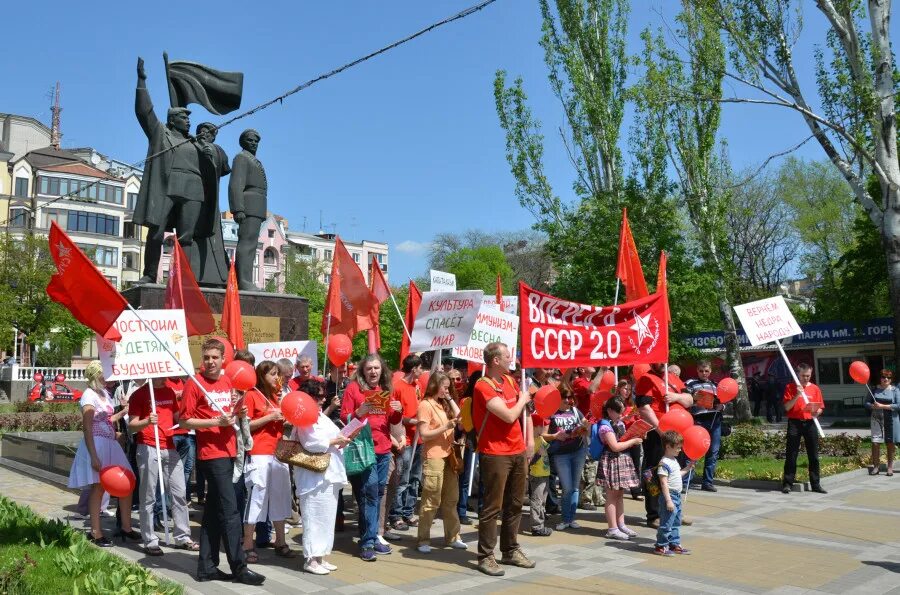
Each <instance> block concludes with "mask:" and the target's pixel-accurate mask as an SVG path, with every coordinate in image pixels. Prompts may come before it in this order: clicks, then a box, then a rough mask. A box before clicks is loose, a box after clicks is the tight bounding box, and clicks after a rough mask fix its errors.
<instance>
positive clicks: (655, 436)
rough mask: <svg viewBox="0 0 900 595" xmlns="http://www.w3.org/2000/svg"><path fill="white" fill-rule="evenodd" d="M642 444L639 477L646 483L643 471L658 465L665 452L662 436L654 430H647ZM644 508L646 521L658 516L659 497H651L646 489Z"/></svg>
mask: <svg viewBox="0 0 900 595" xmlns="http://www.w3.org/2000/svg"><path fill="white" fill-rule="evenodd" d="M642 446H643V447H644V460H643V461H642V462H641V478H640V479H641V484H642V485H646V483H647V482H646V481H645V480H644V477H643V472H644V471H645V470H647V469H652V468H653V467H656V466H657V465H659V462H660V461H661V460H662V458H663V454H665V449H663V444H662V437H660V435H659V433H658V432H657V431H656V430H650V431H649V432H647V437H646V438H644V443H643V444H642ZM644 510H646V511H647V522H648V523H649V522H650V521H653V520H655V519H658V518H659V498H653V497H651V496H650V494H649V493H648V492H647V490H646V489H645V490H644Z"/></svg>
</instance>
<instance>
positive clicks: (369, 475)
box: [349, 453, 393, 549]
mask: <svg viewBox="0 0 900 595" xmlns="http://www.w3.org/2000/svg"><path fill="white" fill-rule="evenodd" d="M391 456H393V455H391V453H386V454H383V455H375V464H374V465H372V466H371V467H369V468H368V469H366V470H365V471H363V472H362V473H357V474H355V475H351V476H349V479H350V485H351V486H353V496H354V497H355V498H356V507H357V518H358V519H359V521H358V523H357V524H358V525H359V547H360V548H362V549H365V548H373V547H375V540H376V539H377V537H378V513H379V512H380V510H379V509H380V508H381V497H382V496H384V490H385V487H386V486H387V480H388V477H387V475H388V467H389V465H390V460H391Z"/></svg>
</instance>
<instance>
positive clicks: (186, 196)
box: [133, 58, 218, 283]
mask: <svg viewBox="0 0 900 595" xmlns="http://www.w3.org/2000/svg"><path fill="white" fill-rule="evenodd" d="M137 77H138V80H137V89H136V91H135V98H134V113H135V115H136V116H137V119H138V122H140V124H141V128H143V130H144V134H146V135H147V140H148V141H149V146H148V148H147V156H148V157H150V156H151V155H155V154H157V153H160V152H163V153H162V155H160V156H159V157H156V158H153V159H149V160H148V161H147V162H146V163H145V165H144V177H143V180H142V181H141V189H140V191H139V192H138V197H137V202H136V204H135V206H134V219H133V221H134V223H135V224H137V225H144V226H146V227H148V228H149V233H148V237H147V249H146V250H145V251H144V271H143V276H142V277H141V279H140V281H139V283H155V282H156V274H157V269H158V268H159V258H160V251H161V248H162V243H163V237H164V235H165V232H166V231H167V230H169V229H172V228H173V227H174V228H175V232H176V237H177V238H178V243H179V244H181V246H182V248H184V250H185V254H187V255H188V257H189V258H190V260H191V269H192V270H193V271H194V274H195V275H196V274H197V273H198V272H199V270H200V254H199V251H198V250H196V248H195V246H194V238H195V237H200V238H205V237H208V236H209V235H210V234H211V233H212V225H211V221H210V220H209V218H208V217H207V218H206V220H202V218H201V211H202V210H203V206H204V198H205V197H206V191H205V190H204V187H203V178H202V176H201V173H200V169H201V164H202V167H204V168H206V167H214V166H215V161H214V160H215V158H216V153H215V149H214V147H213V145H212V144H206V145H204V146H202V147H201V146H200V144H199V143H198V142H197V141H196V140H194V139H192V137H191V136H190V129H191V120H190V113H191V112H190V110H188V109H187V108H184V107H170V108H169V110H168V114H167V118H166V123H165V124H162V123H161V122H160V121H159V120H158V119H157V117H156V114H155V113H154V112H153V102H152V101H151V100H150V93H149V92H148V91H147V74H146V73H145V72H144V60H143V59H142V58H138V63H137ZM185 141H187V142H185ZM216 213H218V205H216Z"/></svg>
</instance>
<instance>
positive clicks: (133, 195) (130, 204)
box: [126, 192, 137, 211]
mask: <svg viewBox="0 0 900 595" xmlns="http://www.w3.org/2000/svg"><path fill="white" fill-rule="evenodd" d="M136 202H137V192H129V193H128V204H127V205H126V206H127V207H128V210H129V211H133V210H134V204H135V203H136Z"/></svg>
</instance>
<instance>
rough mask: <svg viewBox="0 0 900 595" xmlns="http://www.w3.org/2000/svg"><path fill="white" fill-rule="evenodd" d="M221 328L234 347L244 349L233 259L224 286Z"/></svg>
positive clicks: (239, 302) (239, 298) (242, 326)
mask: <svg viewBox="0 0 900 595" xmlns="http://www.w3.org/2000/svg"><path fill="white" fill-rule="evenodd" d="M222 330H224V331H225V334H226V335H227V336H228V340H229V341H231V344H232V345H234V346H235V348H236V349H246V348H247V344H246V343H245V342H244V325H243V324H242V323H241V296H240V295H239V294H238V282H237V273H235V271H234V261H233V260H232V261H231V268H230V269H229V270H228V284H227V285H226V286H225V304H224V305H223V306H222Z"/></svg>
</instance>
